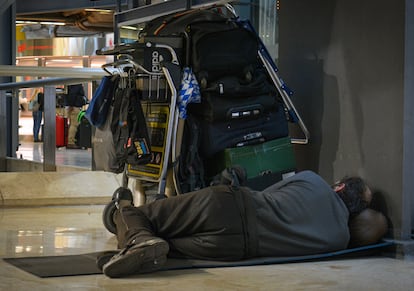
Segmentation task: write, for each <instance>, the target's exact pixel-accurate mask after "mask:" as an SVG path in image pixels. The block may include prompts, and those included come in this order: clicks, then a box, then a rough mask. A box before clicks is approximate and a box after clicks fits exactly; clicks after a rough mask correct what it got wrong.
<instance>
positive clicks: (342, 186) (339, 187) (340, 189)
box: [333, 183, 345, 193]
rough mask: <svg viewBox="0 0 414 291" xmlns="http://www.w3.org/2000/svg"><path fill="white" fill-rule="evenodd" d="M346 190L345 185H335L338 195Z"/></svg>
mask: <svg viewBox="0 0 414 291" xmlns="http://www.w3.org/2000/svg"><path fill="white" fill-rule="evenodd" d="M344 188H345V183H339V184H336V185H335V187H334V188H333V190H334V191H335V192H336V193H338V192H341V191H342V190H344Z"/></svg>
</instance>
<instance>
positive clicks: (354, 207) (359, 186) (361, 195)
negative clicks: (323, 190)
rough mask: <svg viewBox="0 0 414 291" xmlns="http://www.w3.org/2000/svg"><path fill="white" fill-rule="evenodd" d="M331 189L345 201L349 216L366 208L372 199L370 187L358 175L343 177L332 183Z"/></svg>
mask: <svg viewBox="0 0 414 291" xmlns="http://www.w3.org/2000/svg"><path fill="white" fill-rule="evenodd" d="M333 189H334V191H335V192H336V193H337V194H338V195H339V197H341V199H342V201H343V202H344V203H345V205H346V207H347V208H348V210H349V215H350V216H351V217H353V216H355V215H357V214H359V213H360V212H361V211H362V210H364V209H365V208H367V207H368V205H369V204H370V203H371V200H372V193H371V190H370V188H369V187H368V186H367V184H366V183H365V181H364V180H363V179H361V178H359V177H344V178H342V179H341V180H340V181H339V182H337V183H335V185H333Z"/></svg>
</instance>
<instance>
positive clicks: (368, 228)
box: [349, 208, 388, 247]
mask: <svg viewBox="0 0 414 291" xmlns="http://www.w3.org/2000/svg"><path fill="white" fill-rule="evenodd" d="M387 229H388V222H387V219H386V218H385V216H384V215H383V214H382V213H381V212H378V211H375V210H373V209H370V208H367V209H364V210H363V211H362V212H361V213H359V214H358V215H356V216H354V217H353V218H351V219H350V220H349V233H350V237H351V238H350V241H349V247H359V246H364V245H369V244H374V243H376V242H378V241H379V240H380V239H381V238H382V237H383V236H384V235H385V234H386V233H387Z"/></svg>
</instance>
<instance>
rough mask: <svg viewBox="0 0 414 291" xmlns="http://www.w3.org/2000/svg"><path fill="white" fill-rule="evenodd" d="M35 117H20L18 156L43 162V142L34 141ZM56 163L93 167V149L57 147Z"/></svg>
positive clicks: (59, 164)
mask: <svg viewBox="0 0 414 291" xmlns="http://www.w3.org/2000/svg"><path fill="white" fill-rule="evenodd" d="M32 128H33V119H32V118H31V117H21V118H20V119H19V143H20V145H19V148H18V150H17V151H16V157H17V158H21V159H25V160H29V161H37V162H43V143H35V142H33V130H32ZM55 159H56V165H58V166H76V167H81V168H86V169H91V168H92V150H91V149H90V148H89V149H66V147H59V148H56V158H55Z"/></svg>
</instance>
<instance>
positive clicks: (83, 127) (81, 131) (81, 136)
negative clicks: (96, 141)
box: [76, 118, 92, 149]
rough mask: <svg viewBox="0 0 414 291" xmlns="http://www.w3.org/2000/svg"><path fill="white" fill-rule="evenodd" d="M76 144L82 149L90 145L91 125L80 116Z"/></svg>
mask: <svg viewBox="0 0 414 291" xmlns="http://www.w3.org/2000/svg"><path fill="white" fill-rule="evenodd" d="M76 144H77V145H78V146H80V147H81V148H84V149H87V148H91V147H92V126H91V124H90V123H89V121H88V120H87V119H86V118H82V120H81V122H80V123H79V125H78V131H77V132H76Z"/></svg>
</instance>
